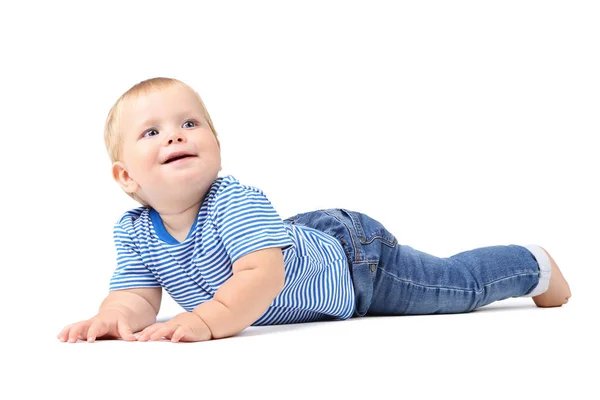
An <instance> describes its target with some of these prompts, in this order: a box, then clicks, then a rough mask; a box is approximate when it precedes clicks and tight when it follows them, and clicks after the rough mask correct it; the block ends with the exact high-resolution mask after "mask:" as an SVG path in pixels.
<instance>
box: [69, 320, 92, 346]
mask: <svg viewBox="0 0 600 400" xmlns="http://www.w3.org/2000/svg"><path fill="white" fill-rule="evenodd" d="M89 324H90V322H89V321H83V322H79V323H77V324H75V325H73V326H72V327H71V330H70V331H69V334H68V338H69V343H75V342H77V340H79V335H81V332H82V331H83V330H84V329H85V330H86V331H87V328H88V326H89Z"/></svg>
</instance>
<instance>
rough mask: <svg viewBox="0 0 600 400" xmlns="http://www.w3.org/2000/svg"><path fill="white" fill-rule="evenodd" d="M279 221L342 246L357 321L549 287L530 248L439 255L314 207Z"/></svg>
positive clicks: (364, 219) (362, 220)
mask: <svg viewBox="0 0 600 400" xmlns="http://www.w3.org/2000/svg"><path fill="white" fill-rule="evenodd" d="M285 221H286V222H288V223H291V224H296V225H303V226H307V227H310V228H313V229H317V230H319V231H321V232H325V233H327V234H329V235H331V236H333V237H335V238H337V239H338V240H339V241H340V243H341V245H342V247H343V249H344V252H345V253H346V257H347V258H348V265H349V269H350V275H351V277H352V282H353V286H354V292H355V297H356V307H355V312H354V315H353V316H355V317H356V316H363V315H402V314H435V313H463V312H469V311H472V310H474V309H476V308H478V307H482V306H485V305H487V304H490V303H492V302H494V301H498V300H503V299H506V298H509V297H522V296H527V295H528V294H531V293H533V292H534V289H535V292H536V293H541V292H543V291H545V290H546V289H547V287H548V283H549V273H550V262H549V259H547V255H545V254H543V251H542V250H540V249H541V248H539V247H537V249H535V247H536V246H534V245H529V246H527V247H524V246H519V245H506V246H491V247H483V248H478V249H474V250H469V251H464V252H462V253H458V254H456V255H454V256H451V257H448V258H440V257H435V256H432V255H429V254H427V253H423V252H421V251H419V250H415V249H413V248H412V247H410V246H406V245H401V244H400V243H398V241H397V240H396V237H395V236H394V235H393V234H392V233H391V232H389V231H388V230H387V229H385V227H384V226H383V225H382V224H381V223H380V222H378V221H376V220H374V219H373V218H371V217H369V216H367V215H366V214H363V213H360V212H356V211H350V210H347V209H341V208H335V209H326V210H317V211H310V212H306V213H301V214H297V215H295V216H293V217H290V218H287V219H286V220H285ZM532 248H533V249H532ZM532 251H533V252H532ZM536 256H537V257H538V258H537V259H536ZM544 257H546V258H544ZM538 259H539V260H540V262H538ZM542 264H543V265H544V267H543V271H542V268H541V265H542ZM542 275H543V280H542V279H541V277H542ZM542 286H543V287H542Z"/></svg>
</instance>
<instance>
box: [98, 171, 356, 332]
mask: <svg viewBox="0 0 600 400" xmlns="http://www.w3.org/2000/svg"><path fill="white" fill-rule="evenodd" d="M114 241H115V246H116V248H117V268H116V270H115V272H114V274H113V276H112V278H111V281H110V290H118V289H128V288H136V287H163V288H164V289H165V290H166V291H167V293H169V295H170V296H171V297H172V298H173V299H174V300H175V301H176V302H177V303H179V305H181V306H182V307H183V308H184V309H185V310H186V311H192V310H193V309H194V308H195V307H196V306H197V305H199V304H201V303H203V302H205V301H207V300H210V299H212V297H213V296H214V294H215V292H216V291H217V289H219V287H220V286H221V285H222V284H223V283H224V282H225V281H226V280H227V279H229V278H230V277H231V276H232V275H233V272H232V265H233V263H234V262H235V261H236V260H237V259H239V258H240V257H242V256H244V255H246V254H248V253H250V252H253V251H256V250H260V249H264V248H269V247H281V248H282V251H283V260H284V265H285V285H284V288H283V290H282V291H281V293H280V294H279V295H278V296H277V297H276V298H275V299H274V301H273V303H271V305H270V306H269V308H268V309H267V311H266V312H265V313H264V314H263V315H262V316H261V317H260V318H258V319H257V320H256V321H255V322H254V323H253V324H252V325H271V324H286V323H298V322H309V321H318V320H326V319H347V318H350V317H351V316H352V314H353V312H354V290H353V287H352V280H351V277H350V272H349V270H348V261H347V259H346V256H345V253H344V250H343V248H342V246H341V244H340V242H339V241H338V240H337V239H336V238H334V237H332V236H330V235H328V234H326V233H324V232H320V231H318V230H316V229H312V228H308V227H305V226H301V225H292V224H288V223H286V222H284V221H282V220H281V218H280V217H279V215H278V214H277V212H276V211H275V209H274V208H273V206H272V205H271V202H270V201H269V200H268V199H267V197H266V196H265V194H264V193H263V191H262V190H260V189H258V188H256V187H253V186H248V185H243V184H241V183H240V182H239V181H238V180H237V179H235V178H234V177H233V176H232V175H228V176H225V177H219V178H217V179H216V180H215V181H214V182H213V184H212V185H211V187H210V189H209V191H208V192H207V194H206V196H205V197H204V200H203V201H202V205H201V207H200V210H199V212H198V217H197V218H196V221H195V222H194V224H193V226H192V228H191V229H190V232H189V234H188V236H187V238H186V239H185V240H184V241H183V242H179V241H177V240H176V239H175V238H173V237H172V236H171V235H170V234H169V233H168V232H167V230H166V229H165V227H164V225H163V223H162V220H161V218H160V216H159V215H158V213H157V212H156V211H155V210H153V209H152V208H147V207H138V208H135V209H133V210H130V211H127V212H126V213H125V214H124V215H123V216H122V217H121V218H120V220H119V221H118V223H117V224H116V225H115V227H114Z"/></svg>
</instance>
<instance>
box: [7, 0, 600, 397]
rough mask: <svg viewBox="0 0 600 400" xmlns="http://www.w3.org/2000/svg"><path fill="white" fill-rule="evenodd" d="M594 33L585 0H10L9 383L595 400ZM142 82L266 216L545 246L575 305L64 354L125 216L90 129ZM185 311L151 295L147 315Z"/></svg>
mask: <svg viewBox="0 0 600 400" xmlns="http://www.w3.org/2000/svg"><path fill="white" fill-rule="evenodd" d="M599 20H600V12H599V6H598V3H597V2H593V1H588V2H584V1H570V2H566V1H565V2H557V1H523V0H520V1H502V2H491V1H453V2H450V1H443V2H440V1H437V2H433V1H427V2H424V1H422V2H417V1H414V2H391V1H390V2H376V1H375V2H374V1H369V2H367V1H365V2H341V1H340V2H332V1H314V2H310V1H303V2H272V3H267V2H255V1H254V2H247V3H233V2H216V1H215V2H210V3H208V2H206V3H205V2H189V3H183V2H179V1H169V2H161V3H157V4H155V3H153V2H144V3H143V4H142V3H129V2H107V1H105V2H98V3H97V4H96V5H90V4H88V3H87V2H77V3H76V2H73V3H66V2H56V1H53V2H39V3H26V2H21V3H19V5H18V6H15V5H7V3H3V5H2V6H0V35H1V38H2V39H0V40H1V44H2V46H1V50H0V51H1V58H2V61H1V62H0V68H1V69H0V71H1V75H0V79H1V80H2V86H1V89H0V96H1V111H0V112H1V120H0V122H1V124H2V136H1V137H2V145H1V146H2V147H1V149H2V152H1V153H2V157H0V163H1V169H0V173H1V174H2V175H1V177H2V196H1V201H2V210H3V216H2V221H3V235H2V242H1V243H2V256H3V257H2V258H1V259H0V260H1V263H2V265H1V267H2V278H3V285H2V291H1V296H2V297H1V299H2V303H1V304H2V314H3V316H4V318H3V321H2V325H3V328H2V335H3V339H2V346H3V347H5V348H4V349H3V350H2V361H0V362H1V363H2V364H3V365H4V366H5V367H6V366H8V367H9V369H8V371H9V372H4V373H3V374H4V375H3V380H5V383H3V384H2V385H1V386H2V389H3V390H6V391H9V392H12V395H11V398H21V397H23V398H24V397H28V398H30V396H31V395H33V394H43V395H45V396H52V397H53V398H54V397H56V396H58V398H76V397H77V398H79V397H84V398H85V397H91V398H97V397H102V398H107V397H109V396H110V397H115V398H125V397H127V398H142V397H145V398H155V397H159V396H160V397H162V396H169V397H175V396H176V397H179V398H181V397H184V396H185V397H190V398H206V397H207V396H211V397H212V396H218V398H229V397H230V396H233V395H235V396H237V397H239V396H245V397H247V396H253V397H254V395H258V396H263V397H269V398H281V397H303V396H311V397H316V398H322V397H325V396H326V395H328V396H335V397H336V398H338V397H339V398H343V397H346V398H354V397H359V396H362V397H363V398H369V397H370V396H373V397H377V398H424V397H427V398H429V397H431V398H434V397H438V398H439V397H441V396H443V397H444V398H448V397H450V398H461V399H464V398H515V399H517V398H533V397H534V396H536V398H537V396H539V397H540V398H541V397H548V396H551V397H552V396H556V397H566V398H573V399H578V398H583V397H582V396H583V395H582V393H583V392H584V391H586V392H587V393H588V395H587V396H586V398H591V397H594V396H593V395H592V393H594V392H595V393H597V392H598V390H597V386H596V385H595V384H593V382H592V381H591V379H593V378H594V377H595V378H597V370H596V372H593V370H594V368H595V367H596V366H597V356H598V343H597V335H596V334H594V331H593V330H592V328H591V326H590V324H591V323H593V322H594V321H597V319H598V309H597V305H598V301H597V297H596V290H597V282H598V279H599V274H598V267H599V266H600V265H599V264H600V263H599V261H598V239H600V235H599V234H598V226H599V223H600V216H599V211H598V204H599V201H600V197H599V194H598V192H599V190H598V172H599V170H600V169H599V167H600V162H599V158H598V153H599V151H598V144H597V136H598V133H599V132H600V131H599V124H600V123H599V121H600V118H599V117H600V115H599V106H600V100H599V99H600V97H599V95H598V94H599V93H600V78H599V76H600V74H599V73H598V71H600V57H599V45H600V28H599V24H598V21H599ZM156 76H167V77H174V78H178V79H181V80H183V81H184V82H186V83H188V84H189V85H191V86H192V87H194V88H195V89H196V90H197V91H198V92H199V93H200V95H201V96H202V98H203V100H204V102H205V104H206V105H207V108H208V110H209V112H210V114H211V116H212V119H213V122H214V123H215V127H216V130H217V132H218V134H219V137H220V141H221V144H222V159H223V170H222V171H221V175H226V174H233V175H234V176H235V177H236V178H238V179H239V180H240V181H241V182H243V183H245V184H249V185H253V186H257V187H259V188H261V189H263V191H264V192H265V193H266V194H267V196H268V197H269V198H270V200H271V202H272V203H273V205H274V206H275V208H276V209H277V210H278V212H279V214H280V216H281V217H282V218H286V217H288V216H291V215H294V214H296V213H299V212H304V211H309V210H313V209H318V208H329V207H343V208H349V209H353V210H357V211H361V212H365V213H367V214H369V215H371V216H372V217H374V218H376V219H378V220H380V221H381V222H383V223H384V225H385V226H386V227H387V228H388V229H389V230H390V231H392V232H393V233H394V234H395V235H396V236H397V238H398V240H399V241H400V242H401V243H402V244H407V245H410V246H413V247H415V248H417V249H420V250H422V251H425V252H428V253H430V254H434V255H437V256H440V257H446V256H450V255H452V254H455V253H457V252H460V251H463V250H468V249H472V248H475V247H480V246H487V245H496V244H527V243H536V244H539V245H542V246H543V247H545V248H546V249H547V250H548V251H549V252H550V253H551V254H552V255H553V257H554V258H555V260H556V261H557V262H558V264H559V265H560V267H561V269H562V271H563V273H564V275H565V277H566V278H567V279H568V281H569V283H570V286H571V290H572V292H573V297H572V299H571V301H570V302H569V303H568V304H567V305H566V306H564V307H562V308H554V309H539V308H536V307H535V306H534V304H533V302H532V301H531V299H529V298H528V299H524V298H518V299H517V298H515V299H508V300H505V301H502V302H498V303H495V304H492V305H490V306H487V307H484V308H482V309H481V310H479V311H475V312H473V313H469V314H456V315H429V316H417V317H391V318H363V319H353V320H349V321H343V322H329V323H313V324H301V325H288V326H280V327H265V328H249V329H248V330H246V331H245V332H243V333H242V334H240V335H239V336H238V337H235V338H231V339H225V340H220V341H212V342H206V343H197V344H187V345H185V344H184V345H175V344H170V343H125V342H120V341H118V342H117V341H113V342H98V343H96V344H92V345H89V344H86V343H78V344H65V343H59V342H58V340H57V339H56V338H55V335H56V334H57V333H58V331H60V329H62V327H63V326H64V325H67V324H69V323H72V322H75V321H78V320H81V319H85V318H89V317H91V316H92V315H93V314H94V313H95V311H96V310H97V307H98V306H99V304H100V302H101V300H102V299H103V298H104V296H105V295H106V293H107V288H108V281H109V278H110V275H111V274H112V271H113V268H114V265H115V250H114V247H113V243H112V228H113V224H114V223H115V222H116V220H117V219H118V217H120V215H121V214H122V212H123V211H125V210H127V209H129V208H132V207H136V206H137V203H135V202H134V201H133V200H131V199H130V198H129V197H128V196H126V195H125V194H124V193H123V192H122V191H121V189H120V188H119V187H118V186H117V185H116V183H114V182H113V181H112V179H111V176H110V163H109V159H108V156H107V154H106V151H105V149H104V143H103V137H102V129H103V124H104V120H105V118H106V115H107V113H108V110H109V108H110V107H111V106H112V104H113V103H114V101H115V100H116V99H117V98H118V97H119V96H120V95H121V94H122V93H123V92H124V91H126V90H127V89H129V88H130V87H131V86H132V85H133V84H135V83H137V82H139V81H141V80H144V79H147V78H151V77H156ZM180 311H181V309H180V308H179V307H178V306H177V305H176V304H175V303H173V302H172V300H171V299H170V298H168V296H165V301H164V304H163V309H162V310H161V314H160V315H159V317H161V318H168V317H169V316H172V315H174V314H176V313H179V312H180ZM595 332H596V333H597V331H595ZM592 338H593V339H594V340H592ZM585 360H589V361H591V364H589V365H590V367H589V368H587V367H586V368H584V363H585ZM3 370H4V371H7V370H6V369H4V368H3ZM286 392H290V394H288V395H284V393H286ZM2 397H3V398H8V397H5V396H4V395H3V396H2Z"/></svg>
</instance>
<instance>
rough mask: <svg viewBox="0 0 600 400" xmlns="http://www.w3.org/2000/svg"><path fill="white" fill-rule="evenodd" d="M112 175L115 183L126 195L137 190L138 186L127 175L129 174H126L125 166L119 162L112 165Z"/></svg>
mask: <svg viewBox="0 0 600 400" xmlns="http://www.w3.org/2000/svg"><path fill="white" fill-rule="evenodd" d="M112 175H113V179H114V180H115V182H117V183H118V184H119V186H121V188H123V190H124V191H126V192H127V193H135V192H137V190H138V189H139V185H138V184H137V182H136V181H134V180H133V178H132V177H131V175H129V172H127V169H126V168H125V164H123V163H122V162H121V161H116V162H114V163H113V166H112Z"/></svg>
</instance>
